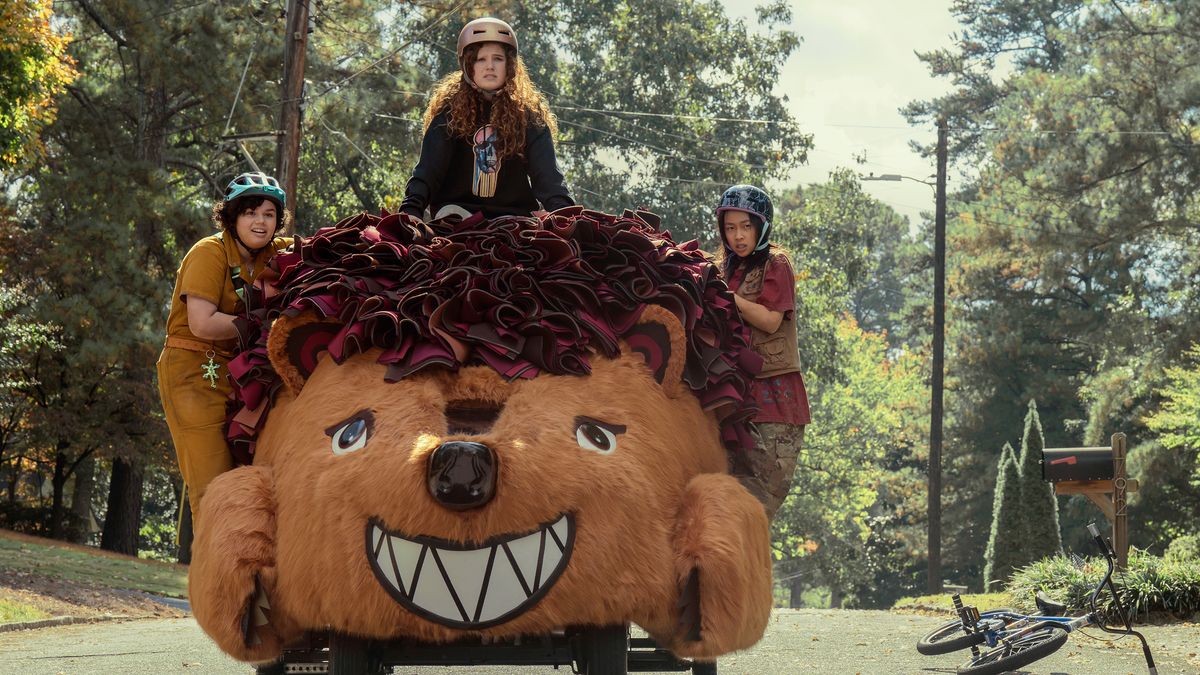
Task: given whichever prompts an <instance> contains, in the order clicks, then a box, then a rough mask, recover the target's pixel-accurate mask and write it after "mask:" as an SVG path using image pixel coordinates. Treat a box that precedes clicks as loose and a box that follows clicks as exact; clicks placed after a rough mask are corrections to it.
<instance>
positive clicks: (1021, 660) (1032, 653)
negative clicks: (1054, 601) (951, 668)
mask: <svg viewBox="0 0 1200 675" xmlns="http://www.w3.org/2000/svg"><path fill="white" fill-rule="evenodd" d="M1066 641H1067V631H1066V629H1064V628H1062V627H1060V626H1058V625H1057V624H1053V623H1051V624H1042V625H1041V626H1039V627H1037V628H1034V629H1033V630H1032V631H1030V632H1029V633H1028V634H1026V635H1024V636H1022V637H1019V638H1017V639H1016V640H1013V641H1012V642H1010V643H1009V644H1000V645H998V646H996V647H994V648H992V649H989V650H988V651H986V652H983V653H982V654H980V655H979V656H978V657H976V658H974V659H971V660H970V661H968V662H967V663H965V664H963V665H962V666H959V668H958V675H998V673H1007V672H1008V671H1010V670H1018V669H1020V668H1023V667H1025V666H1027V665H1029V664H1031V663H1033V662H1034V661H1037V660H1038V659H1040V658H1043V657H1045V656H1049V655H1050V654H1053V653H1054V652H1056V651H1058V648H1059V647H1062V646H1063V644H1065V643H1066Z"/></svg>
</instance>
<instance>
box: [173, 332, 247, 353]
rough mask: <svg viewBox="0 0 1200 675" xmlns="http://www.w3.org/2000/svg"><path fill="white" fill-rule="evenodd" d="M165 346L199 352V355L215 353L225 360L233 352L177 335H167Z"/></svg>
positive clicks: (209, 343)
mask: <svg viewBox="0 0 1200 675" xmlns="http://www.w3.org/2000/svg"><path fill="white" fill-rule="evenodd" d="M166 346H168V347H174V348H175V349H186V350H188V351H189V352H200V353H206V352H215V353H216V354H217V356H220V357H222V358H225V359H231V358H233V352H232V351H231V350H229V349H225V348H222V347H218V346H217V345H215V344H213V343H212V342H204V341H202V340H193V339H191V338H185V337H181V336H179V335H168V336H167V344H166Z"/></svg>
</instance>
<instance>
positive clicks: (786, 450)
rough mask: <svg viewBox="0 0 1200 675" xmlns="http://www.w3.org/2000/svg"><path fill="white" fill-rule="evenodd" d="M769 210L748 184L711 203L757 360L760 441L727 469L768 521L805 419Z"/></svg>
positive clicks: (782, 267) (785, 271) (788, 281)
mask: <svg viewBox="0 0 1200 675" xmlns="http://www.w3.org/2000/svg"><path fill="white" fill-rule="evenodd" d="M773 215H774V208H773V207H772V205H771V199H770V197H768V196H767V193H765V192H763V191H762V190H761V189H759V188H757V187H754V186H753V185H735V186H733V187H731V188H729V189H728V190H726V191H725V193H724V194H723V195H722V196H721V203H720V204H719V205H718V206H717V226H718V228H719V230H720V233H721V242H722V244H723V247H722V248H723V254H724V255H723V256H722V260H721V267H722V271H723V273H724V275H725V279H726V282H727V283H728V284H729V290H731V291H732V292H733V293H734V300H735V301H736V302H737V306H738V311H739V312H741V315H742V319H743V320H744V321H745V322H746V324H747V325H748V326H749V327H750V331H751V336H752V345H753V347H754V351H755V352H756V353H758V355H759V356H761V357H762V358H763V370H762V373H760V374H759V376H758V378H757V379H755V381H754V383H753V384H752V385H751V393H752V394H753V396H754V398H755V400H756V402H757V403H758V406H759V409H760V412H759V414H758V415H757V417H755V422H756V424H757V426H758V431H759V435H760V442H759V444H758V447H757V448H755V450H754V451H753V452H750V453H747V454H744V455H735V456H734V458H733V473H734V474H735V475H737V476H739V478H741V480H742V482H743V484H745V485H746V487H747V488H748V489H749V490H750V491H751V492H752V493H753V494H754V495H755V496H756V497H758V498H759V499H760V500H761V501H762V502H763V506H764V507H765V508H766V510H767V517H768V518H770V517H771V516H774V515H775V512H776V511H777V510H779V507H780V506H781V505H782V504H783V501H784V500H785V499H787V495H788V490H789V489H790V488H791V485H792V475H793V473H794V472H795V469H796V456H797V454H798V453H799V451H800V444H801V443H802V442H803V440H804V427H805V425H807V424H808V423H809V409H808V394H807V392H806V391H805V389H804V377H803V376H802V375H801V374H800V353H799V349H798V345H797V338H796V323H795V307H796V296H795V293H796V291H795V289H796V278H795V274H794V273H793V272H792V265H791V263H790V262H789V261H788V258H787V255H785V254H784V253H783V251H782V250H780V249H779V248H778V247H776V246H773V245H772V244H771V243H770V234H771V218H772V217H773Z"/></svg>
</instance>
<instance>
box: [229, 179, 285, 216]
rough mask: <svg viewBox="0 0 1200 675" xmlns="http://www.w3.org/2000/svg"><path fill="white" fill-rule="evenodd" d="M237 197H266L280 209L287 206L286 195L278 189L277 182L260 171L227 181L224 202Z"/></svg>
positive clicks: (281, 189)
mask: <svg viewBox="0 0 1200 675" xmlns="http://www.w3.org/2000/svg"><path fill="white" fill-rule="evenodd" d="M238 197H266V198H267V199H270V200H271V201H273V202H275V203H276V205H277V206H278V207H279V208H281V209H282V208H283V207H284V205H285V204H287V194H286V193H285V192H284V191H283V188H281V187H279V181H277V180H275V179H274V178H272V177H271V176H268V175H267V174H265V173H262V172H261V171H251V172H248V173H243V174H241V175H240V176H238V177H237V178H234V179H233V180H231V181H229V186H228V187H226V188H225V201H227V202H228V201H232V200H234V199H237V198H238Z"/></svg>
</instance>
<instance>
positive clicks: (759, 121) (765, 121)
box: [557, 106, 792, 125]
mask: <svg viewBox="0 0 1200 675" xmlns="http://www.w3.org/2000/svg"><path fill="white" fill-rule="evenodd" d="M557 107H558V108H561V109H563V110H574V111H578V112H591V113H605V114H609V115H630V116H633V117H670V118H674V119H683V120H699V121H704V122H741V123H744V124H774V125H786V124H792V122H791V121H790V120H789V121H785V120H770V119H755V118H748V117H747V118H743V117H709V116H706V115H684V114H681V113H652V112H644V111H637V110H605V109H602V108H586V107H583V106H557Z"/></svg>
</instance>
